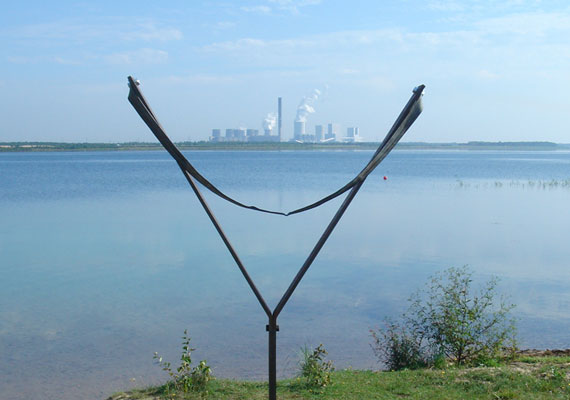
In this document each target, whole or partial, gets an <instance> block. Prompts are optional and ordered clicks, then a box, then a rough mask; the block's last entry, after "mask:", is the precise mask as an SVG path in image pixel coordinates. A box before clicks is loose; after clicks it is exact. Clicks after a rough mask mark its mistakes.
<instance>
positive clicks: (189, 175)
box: [128, 76, 425, 400]
mask: <svg viewBox="0 0 570 400" xmlns="http://www.w3.org/2000/svg"><path fill="white" fill-rule="evenodd" d="M128 81H129V88H130V91H129V101H130V103H131V104H132V105H133V107H134V108H135V110H136V111H137V112H138V114H139V115H140V117H141V118H142V119H143V120H144V122H145V123H146V124H147V126H148V127H149V128H150V129H151V131H152V132H153V133H154V134H155V136H156V137H157V139H158V140H159V141H160V142H161V144H162V145H163V146H164V148H165V149H166V150H167V151H168V152H169V153H170V155H171V156H172V157H173V158H174V159H175V160H176V162H177V163H178V166H179V167H180V169H181V170H182V172H183V174H184V176H185V177H186V179H187V181H188V183H189V184H190V186H191V187H192V190H193V191H194V193H195V194H196V197H198V200H199V201H200V204H201V205H202V207H203V208H204V211H206V214H207V215H208V217H209V218H210V221H212V224H213V225H214V227H215V228H216V230H217V231H218V234H219V235H220V237H221V238H222V241H223V242H224V244H225V245H226V247H227V249H228V251H229V252H230V254H231V255H232V257H233V259H234V261H235V263H236V264H237V266H238V268H239V270H240V271H241V273H242V274H243V276H244V278H245V280H246V281H247V283H248V285H249V287H250V288H251V290H252V291H253V293H254V295H255V297H256V298H257V301H258V302H259V304H260V305H261V307H262V308H263V311H264V312H265V314H266V315H267V318H268V320H269V322H268V324H267V326H266V330H267V332H268V333H269V348H268V353H269V354H268V356H269V357H268V358H269V399H270V400H275V399H276V398H277V397H276V396H277V393H276V390H277V368H276V365H277V362H276V361H277V354H276V353H277V332H278V331H279V325H277V317H278V316H279V314H280V313H281V311H282V310H283V308H284V307H285V305H286V304H287V301H288V300H289V298H290V297H291V295H292V294H293V292H294V291H295V288H296V287H297V285H298V284H299V282H301V279H303V276H304V275H305V273H306V272H307V270H308V269H309V267H310V266H311V264H312V263H313V261H314V260H315V258H316V257H317V255H318V254H319V252H320V250H321V249H322V247H323V246H324V244H325V242H326V241H327V239H328V238H329V236H330V235H331V233H332V231H333V230H334V228H335V227H336V225H337V223H338V222H339V221H340V219H341V217H342V215H343V214H344V212H345V211H346V209H347V208H348V206H349V205H350V203H351V202H352V200H353V199H354V197H355V196H356V194H357V193H358V191H359V190H360V188H361V186H362V184H363V183H364V181H365V180H366V178H367V177H368V175H370V173H371V172H372V171H373V170H374V169H375V168H376V167H377V166H378V164H380V162H381V161H382V160H383V159H384V158H385V157H386V156H387V155H388V153H389V152H390V151H391V150H392V149H393V148H394V146H395V145H396V143H397V142H398V141H399V140H400V139H401V137H402V136H403V135H404V133H406V131H407V130H408V128H409V127H410V126H411V125H412V124H413V123H414V121H415V120H416V118H417V117H418V116H419V115H420V113H421V112H422V104H421V97H422V92H423V90H424V88H425V86H424V85H420V86H418V87H416V88H415V89H414V91H413V94H412V97H411V98H410V100H409V101H408V103H407V104H406V106H405V107H404V109H403V110H402V112H401V113H400V115H399V116H398V118H397V119H396V122H395V123H394V125H393V126H392V128H391V129H390V131H389V132H388V134H387V135H386V137H385V138H384V140H383V142H382V143H381V144H380V146H379V147H378V149H377V150H376V152H375V153H374V155H373V157H372V158H371V160H370V161H369V162H368V164H367V165H366V167H364V169H363V170H362V171H361V172H360V173H359V174H358V175H357V176H356V177H355V178H354V179H353V180H352V181H350V182H349V183H348V184H346V185H345V186H343V187H342V188H341V189H339V190H338V191H336V192H334V193H333V194H331V195H329V196H326V197H325V198H323V199H321V200H319V201H317V202H315V203H313V204H311V205H309V206H306V207H302V208H300V209H298V210H294V211H292V212H289V213H283V212H279V211H270V210H265V209H260V208H258V207H255V206H246V205H244V204H242V203H240V202H238V201H236V200H234V199H232V198H230V197H229V196H227V195H225V194H224V193H222V192H221V191H219V190H218V189H217V188H216V187H215V186H213V185H212V184H211V183H210V182H208V181H207V180H206V179H205V178H204V177H203V176H202V175H200V174H199V173H198V171H197V170H196V169H195V168H194V167H193V166H192V165H191V164H190V163H189V162H188V160H186V158H185V157H184V156H183V155H182V153H181V152H180V151H179V150H178V149H177V148H176V146H175V145H174V144H173V143H172V141H171V140H170V139H169V138H168V136H166V133H164V130H163V129H162V127H161V126H160V123H159V122H158V120H157V119H156V117H155V116H154V113H153V112H152V110H151V109H150V107H149V106H148V103H147V102H146V100H145V98H144V96H143V95H142V93H141V92H140V90H139V88H138V85H139V82H138V81H135V80H134V79H133V78H132V77H130V76H129V77H128ZM195 180H197V181H198V182H200V183H202V184H203V185H204V186H205V187H206V188H207V189H209V190H211V191H212V192H213V193H215V194H217V195H218V196H220V197H222V198H224V199H226V200H228V201H230V202H232V203H234V204H236V205H238V206H240V207H245V208H250V209H253V210H256V211H262V212H267V213H271V214H280V215H284V216H287V215H291V214H296V213H299V212H303V211H306V210H309V209H311V208H314V207H317V206H319V205H321V204H323V203H325V202H326V201H329V200H331V199H332V198H334V197H337V196H338V195H340V194H342V193H344V192H345V191H348V190H350V191H349V193H348V195H347V196H346V198H345V199H344V201H343V202H342V204H341V206H340V207H339V209H338V210H337V212H336V214H335V215H334V217H333V218H332V220H331V221H330V223H329V224H328V226H327V227H326V229H325V231H324V232H323V234H322V235H321V237H320V238H319V240H318V241H317V244H316V245H315V247H314V248H313V250H312V251H311V253H310V254H309V256H308V257H307V259H306V260H305V262H304V263H303V265H302V266H301V268H300V269H299V272H297V275H296V276H295V278H293V281H292V282H291V284H290V285H289V287H288V288H287V290H286V291H285V293H284V294H283V297H282V298H281V300H280V301H279V303H278V304H277V306H276V307H275V309H274V310H273V311H271V308H269V306H268V305H267V303H266V301H265V299H264V298H263V296H262V295H261V293H260V292H259V290H258V289H257V287H256V286H255V283H254V282H253V280H252V279H251V277H250V276H249V274H248V272H247V270H246V268H245V266H244V265H243V263H242V262H241V260H240V258H239V256H238V255H237V253H236V251H235V249H234V247H233V246H232V244H231V243H230V241H229V239H228V237H227V236H226V234H225V233H224V231H223V230H222V227H221V226H220V223H219V222H218V220H217V219H216V217H215V216H214V214H213V212H212V210H211V209H210V207H209V206H208V203H207V202H206V200H205V199H204V197H203V195H202V193H201V192H200V189H199V188H198V186H197V184H196V182H195Z"/></svg>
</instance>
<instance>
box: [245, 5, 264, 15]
mask: <svg viewBox="0 0 570 400" xmlns="http://www.w3.org/2000/svg"><path fill="white" fill-rule="evenodd" d="M241 10H242V11H245V12H250V13H256V14H271V7H269V6H265V5H259V6H250V7H246V6H243V7H241Z"/></svg>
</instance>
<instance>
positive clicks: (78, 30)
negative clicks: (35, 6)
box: [3, 18, 183, 45]
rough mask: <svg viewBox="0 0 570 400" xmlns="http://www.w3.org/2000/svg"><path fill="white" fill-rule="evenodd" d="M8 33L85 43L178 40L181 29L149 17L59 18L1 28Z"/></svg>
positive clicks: (23, 38) (27, 38) (17, 36)
mask: <svg viewBox="0 0 570 400" xmlns="http://www.w3.org/2000/svg"><path fill="white" fill-rule="evenodd" d="M6 35H7V36H11V37H12V38H13V39H15V40H18V41H20V42H30V41H32V42H49V43H50V45H53V44H55V43H57V41H58V40H59V41H60V43H61V44H64V45H65V44H69V43H78V42H79V43H85V42H90V41H100V40H105V41H108V42H112V43H116V42H117V41H135V40H140V41H147V42H150V41H171V40H180V39H182V37H183V35H182V32H181V31H180V30H178V29H176V28H173V27H167V26H161V25H158V24H156V23H155V22H153V21H152V20H148V19H137V18H130V19H125V18H103V19H98V20H95V21H93V22H91V23H82V22H78V21H76V20H61V21H56V22H48V23H42V24H34V25H26V26H22V27H18V28H13V29H8V30H4V32H3V36H6Z"/></svg>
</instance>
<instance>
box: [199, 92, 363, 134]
mask: <svg viewBox="0 0 570 400" xmlns="http://www.w3.org/2000/svg"><path fill="white" fill-rule="evenodd" d="M320 95H321V92H320V91H319V90H318V89H315V90H313V92H312V93H311V94H310V95H309V96H305V97H303V99H302V100H301V102H300V103H299V106H298V107H297V112H296V115H295V119H294V121H293V138H292V139H290V140H289V141H291V142H298V143H321V142H334V141H341V142H360V141H362V138H361V136H360V130H359V128H358V127H350V128H347V130H346V136H344V137H341V136H340V125H339V124H337V123H333V122H330V123H328V124H327V125H326V128H327V129H326V131H325V125H315V131H314V133H308V132H307V118H308V116H309V115H310V114H313V113H314V112H315V108H314V104H315V102H316V101H317V100H318V99H319V97H320ZM282 107H283V100H282V98H281V97H278V98H277V115H275V113H273V112H270V113H268V114H267V115H266V117H265V118H264V119H263V121H262V123H261V125H262V128H263V133H262V134H261V135H260V134H259V132H260V131H259V129H252V128H228V129H225V135H224V136H222V130H221V129H217V128H216V129H212V136H210V141H211V142H281V141H283V136H282V135H283V111H282ZM276 126H277V132H276V134H274V129H275V127H276Z"/></svg>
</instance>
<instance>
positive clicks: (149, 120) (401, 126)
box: [128, 76, 425, 216]
mask: <svg viewBox="0 0 570 400" xmlns="http://www.w3.org/2000/svg"><path fill="white" fill-rule="evenodd" d="M128 81H129V88H130V90H129V102H130V103H131V104H132V106H133V107H134V108H135V110H136V111H137V113H138V114H139V115H140V117H141V118H142V120H143V121H144V122H145V123H146V125H147V126H148V127H149V128H150V130H151V131H152V133H153V134H154V136H156V138H157V139H158V141H159V142H160V143H161V144H162V146H163V147H164V148H165V149H166V150H167V151H168V153H169V154H170V155H171V156H172V158H174V160H176V162H177V164H178V166H179V167H180V169H181V170H182V173H183V174H184V176H185V177H186V179H187V180H188V179H189V178H190V177H193V178H194V179H196V180H197V181H198V182H200V183H201V184H202V185H203V186H204V187H205V188H206V189H208V190H210V191H211V192H212V193H214V194H216V195H217V196H219V197H221V198H222V199H224V200H227V201H229V202H230V203H233V204H235V205H236V206H239V207H243V208H247V209H250V210H254V211H260V212H264V213H269V214H276V215H283V216H288V215H293V214H298V213H301V212H304V211H308V210H310V209H312V208H315V207H318V206H320V205H322V204H324V203H326V202H327V201H330V200H332V199H334V198H335V197H338V196H340V195H341V194H343V193H345V192H346V191H347V190H350V189H351V188H352V187H354V186H355V185H356V184H358V183H361V182H363V181H364V180H365V179H366V177H367V176H368V175H369V174H370V173H371V172H372V171H374V169H375V168H376V167H377V166H378V164H380V163H381V162H382V160H383V159H384V158H385V157H386V156H387V155H388V153H390V151H391V150H392V149H393V148H394V146H395V145H396V144H397V143H398V141H399V140H400V139H401V138H402V136H404V134H405V133H406V131H407V130H408V128H409V127H410V126H411V125H412V124H413V123H414V121H415V120H416V118H417V117H418V116H419V115H420V113H421V112H422V104H421V97H422V92H423V90H424V88H425V86H424V85H420V86H418V87H417V88H415V89H414V93H413V94H412V97H411V98H410V100H409V101H408V103H407V104H406V106H405V107H404V109H403V110H402V112H401V113H400V115H399V116H398V118H397V119H396V122H395V123H394V125H393V126H392V128H391V129H390V131H388V134H387V135H386V137H385V138H384V140H383V141H382V143H381V144H380V146H379V147H378V149H377V150H376V152H375V153H374V155H373V156H372V158H371V159H370V161H369V162H368V164H366V166H365V167H364V168H363V169H362V171H360V173H359V174H358V175H357V176H356V177H354V179H352V180H351V181H350V182H348V183H347V184H346V185H344V186H343V187H341V188H340V189H339V190H337V191H336V192H334V193H331V194H330V195H328V196H325V197H323V198H322V199H320V200H318V201H316V202H314V203H311V204H309V205H307V206H304V207H301V208H298V209H296V210H293V211H289V212H282V211H274V210H267V209H264V208H260V207H256V206H253V205H247V204H243V203H241V202H239V201H237V200H235V199H233V198H232V197H230V196H228V195H226V194H225V193H223V192H222V191H221V190H219V189H218V188H217V187H216V186H214V185H213V184H212V183H211V182H210V181H209V180H208V179H206V178H205V177H204V176H203V175H201V174H200V173H199V172H198V171H197V170H196V168H194V166H193V165H192V164H191V163H190V162H189V161H188V160H187V159H186V157H184V155H183V154H182V153H181V152H180V150H178V148H177V147H176V146H175V145H174V143H172V141H171V140H170V138H169V137H168V136H167V135H166V133H165V132H164V129H163V128H162V126H161V125H160V122H158V119H157V118H156V116H155V115H154V113H153V112H152V110H151V108H150V106H149V105H148V103H147V101H146V99H145V98H144V96H143V94H142V92H141V91H140V89H139V83H138V81H135V80H134V79H133V78H132V77H131V76H129V77H128Z"/></svg>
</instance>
